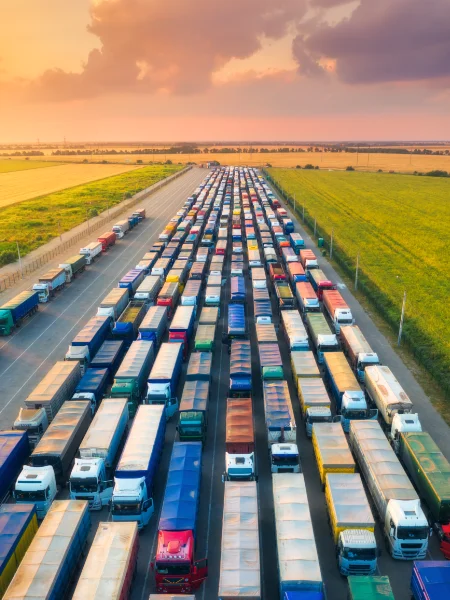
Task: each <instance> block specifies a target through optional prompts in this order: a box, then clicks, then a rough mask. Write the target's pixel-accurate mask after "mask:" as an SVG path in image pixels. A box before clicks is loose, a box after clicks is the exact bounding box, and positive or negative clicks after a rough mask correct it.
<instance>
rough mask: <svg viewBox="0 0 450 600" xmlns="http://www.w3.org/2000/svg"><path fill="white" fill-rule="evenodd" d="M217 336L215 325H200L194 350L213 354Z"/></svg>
mask: <svg viewBox="0 0 450 600" xmlns="http://www.w3.org/2000/svg"><path fill="white" fill-rule="evenodd" d="M215 335H216V326H215V325H199V326H198V327H197V331H196V333H195V341H194V348H195V351H196V352H212V351H213V349H214V338H215Z"/></svg>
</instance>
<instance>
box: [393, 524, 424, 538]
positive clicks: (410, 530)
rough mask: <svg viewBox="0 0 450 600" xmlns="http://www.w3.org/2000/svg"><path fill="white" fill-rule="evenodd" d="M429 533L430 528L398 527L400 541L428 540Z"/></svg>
mask: <svg viewBox="0 0 450 600" xmlns="http://www.w3.org/2000/svg"><path fill="white" fill-rule="evenodd" d="M428 531H429V530H428V527H398V528H397V537H398V539H399V540H426V539H427V538H428Z"/></svg>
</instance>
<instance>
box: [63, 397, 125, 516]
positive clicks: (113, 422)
mask: <svg viewBox="0 0 450 600" xmlns="http://www.w3.org/2000/svg"><path fill="white" fill-rule="evenodd" d="M127 429H128V400H127V398H106V399H105V400H104V401H103V402H102V404H101V405H100V408H99V409H98V412H97V414H96V415H95V417H94V419H93V421H92V423H91V424H90V426H89V429H88V430H87V432H86V435H85V436H84V438H83V441H82V442H81V444H80V448H79V458H76V459H75V464H74V466H73V469H72V472H71V474H70V479H69V488H70V497H71V499H73V500H87V501H88V502H89V510H101V509H102V508H103V506H107V505H108V504H109V501H110V500H111V497H112V491H113V481H112V473H113V471H114V467H115V465H116V462H117V459H118V457H119V452H120V449H121V447H122V445H123V441H124V438H125V436H126V433H127Z"/></svg>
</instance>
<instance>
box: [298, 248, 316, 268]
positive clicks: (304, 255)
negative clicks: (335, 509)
mask: <svg viewBox="0 0 450 600" xmlns="http://www.w3.org/2000/svg"><path fill="white" fill-rule="evenodd" d="M300 262H301V263H302V267H303V268H304V269H305V271H307V272H308V273H309V272H310V271H312V270H313V269H318V268H319V263H318V262H317V257H316V255H315V254H314V252H313V251H312V250H310V249H309V248H308V249H305V250H300Z"/></svg>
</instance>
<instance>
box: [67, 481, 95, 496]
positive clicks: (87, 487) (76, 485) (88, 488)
mask: <svg viewBox="0 0 450 600" xmlns="http://www.w3.org/2000/svg"><path fill="white" fill-rule="evenodd" d="M70 489H71V490H72V492H78V493H83V492H96V491H97V489H98V482H97V478H96V477H86V479H85V478H80V477H72V478H71V479H70Z"/></svg>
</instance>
